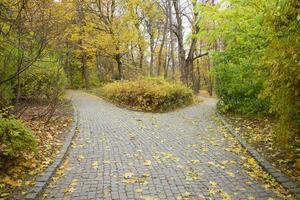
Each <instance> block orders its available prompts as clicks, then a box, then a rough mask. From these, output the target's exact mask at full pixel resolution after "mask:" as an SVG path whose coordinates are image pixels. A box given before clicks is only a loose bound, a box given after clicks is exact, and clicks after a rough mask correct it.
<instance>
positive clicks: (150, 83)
mask: <svg viewBox="0 0 300 200" xmlns="http://www.w3.org/2000/svg"><path fill="white" fill-rule="evenodd" d="M101 96H103V97H104V98H106V99H108V100H110V101H112V102H115V103H117V104H120V105H123V106H129V107H132V108H134V109H138V110H143V111H158V112H161V111H168V110H172V109H175V108H178V107H183V106H186V105H189V104H191V103H192V102H193V92H192V91H191V90H190V89H188V88H187V87H185V86H183V85H180V84H171V83H169V82H167V81H165V80H163V79H160V78H148V79H142V80H136V81H120V82H114V83H109V84H107V85H105V86H104V87H103V88H102V90H101Z"/></svg>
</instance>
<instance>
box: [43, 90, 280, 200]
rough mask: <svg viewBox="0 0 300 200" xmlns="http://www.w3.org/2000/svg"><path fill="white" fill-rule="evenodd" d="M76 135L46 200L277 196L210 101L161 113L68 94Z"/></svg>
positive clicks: (92, 97)
mask: <svg viewBox="0 0 300 200" xmlns="http://www.w3.org/2000/svg"><path fill="white" fill-rule="evenodd" d="M69 95H70V96H71V99H72V102H73V104H74V105H75V107H76V108H77V110H78V112H79V118H78V120H79V125H78V128H79V130H80V132H79V133H78V134H77V136H76V137H75V139H74V142H73V144H72V147H71V148H70V150H69V153H68V156H67V158H66V161H65V162H64V164H63V166H62V167H61V169H59V170H58V172H57V175H56V177H55V178H54V179H53V180H52V182H51V183H50V184H49V185H48V187H47V188H46V190H45V193H44V195H43V198H44V199H121V200H125V199H148V200H150V199H226V198H228V199H229V196H230V197H231V199H254V198H256V199H268V198H269V197H272V198H273V199H277V198H278V197H276V194H275V193H274V192H273V191H272V190H268V189H266V187H264V185H265V183H263V182H261V181H258V180H256V179H254V178H252V177H251V176H250V175H249V174H248V173H247V171H246V170H245V168H244V167H243V162H244V160H245V157H244V156H243V155H241V154H239V153H235V151H233V150H232V149H234V148H236V145H237V144H236V143H235V142H234V141H233V140H232V139H230V138H228V137H226V135H224V129H223V128H222V126H221V125H220V124H219V123H217V122H216V120H215V118H214V115H213V114H214V110H215V103H216V102H215V100H214V99H209V98H205V99H204V101H203V102H201V103H200V104H198V105H194V106H190V107H187V108H185V109H181V110H178V111H175V112H170V113H164V114H158V113H156V114H153V113H142V112H135V111H130V110H126V109H122V108H118V107H116V106H114V105H112V104H110V103H107V102H105V101H103V100H101V99H100V98H98V97H95V96H92V95H89V94H86V93H83V92H80V91H72V92H70V93H69Z"/></svg>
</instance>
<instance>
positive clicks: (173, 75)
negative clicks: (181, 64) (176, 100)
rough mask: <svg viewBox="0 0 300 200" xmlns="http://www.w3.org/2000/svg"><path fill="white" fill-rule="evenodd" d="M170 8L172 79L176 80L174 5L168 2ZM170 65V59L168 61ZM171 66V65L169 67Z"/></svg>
mask: <svg viewBox="0 0 300 200" xmlns="http://www.w3.org/2000/svg"><path fill="white" fill-rule="evenodd" d="M167 6H168V18H169V34H170V59H171V64H172V67H171V68H172V79H173V80H175V58H174V35H173V31H172V28H173V27H172V26H173V19H172V4H171V1H170V0H168V1H167ZM168 63H169V59H168ZM168 66H169V65H168Z"/></svg>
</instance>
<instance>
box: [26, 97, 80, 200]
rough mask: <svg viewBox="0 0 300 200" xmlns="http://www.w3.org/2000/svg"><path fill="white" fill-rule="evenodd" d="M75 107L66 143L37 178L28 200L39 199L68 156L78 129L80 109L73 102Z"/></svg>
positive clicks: (27, 196)
mask: <svg viewBox="0 0 300 200" xmlns="http://www.w3.org/2000/svg"><path fill="white" fill-rule="evenodd" d="M72 107H73V110H74V111H73V122H72V125H71V126H70V127H69V128H68V129H66V130H65V132H68V135H67V136H66V138H65V139H64V144H63V146H62V147H61V149H60V151H59V153H58V155H57V156H56V157H55V159H54V161H53V163H52V164H51V165H49V166H48V167H47V168H46V169H45V170H44V171H43V172H42V173H41V174H40V175H39V176H38V177H37V179H36V183H35V185H34V186H33V187H32V188H31V189H30V190H29V192H28V194H27V195H26V197H25V199H26V200H34V199H37V198H38V197H39V196H40V195H41V194H42V192H43V191H44V189H45V188H46V187H47V185H48V183H49V181H50V179H51V178H52V177H53V175H54V174H55V173H56V170H57V169H58V168H59V167H60V165H61V164H62V162H63V160H64V158H65V157H66V154H67V152H68V150H69V148H70V146H71V143H72V141H73V138H74V136H75V134H76V129H77V126H78V115H79V113H78V110H77V108H76V107H75V106H74V104H73V103H72Z"/></svg>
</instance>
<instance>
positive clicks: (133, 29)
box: [0, 0, 300, 145]
mask: <svg viewBox="0 0 300 200" xmlns="http://www.w3.org/2000/svg"><path fill="white" fill-rule="evenodd" d="M299 7H300V5H299V1H297V0H267V1H260V0H226V1H214V0H208V1H204V0H203V1H202V0H201V1H194V0H186V1H183V0H182V1H179V0H172V1H171V0H101V1H97V0H55V1H54V0H42V1H40V0H21V1H9V0H3V1H1V2H0V10H1V12H0V89H1V91H0V100H1V102H0V106H1V107H2V108H4V107H7V106H9V105H18V103H19V102H20V101H23V100H28V99H42V100H47V101H49V102H53V101H54V100H57V99H59V98H60V95H61V91H63V90H62V88H64V87H68V88H87V89H88V88H91V87H94V86H98V85H100V84H103V83H105V82H109V81H112V80H124V79H125V80H129V79H137V78H142V77H147V76H163V77H164V78H165V79H167V80H169V81H175V82H182V83H184V84H185V85H186V86H188V87H190V88H191V89H193V91H194V93H198V92H199V89H206V90H208V92H209V93H210V94H211V95H213V94H214V93H216V95H217V96H218V97H219V103H218V108H219V110H221V111H224V112H227V111H232V112H237V113H243V114H254V115H256V114H260V115H270V116H272V117H274V118H275V119H276V120H277V122H278V123H277V134H276V138H277V141H281V143H282V144H290V143H289V142H292V143H293V144H295V145H296V143H297V142H295V141H297V140H296V138H298V137H299V124H300V122H299V120H300V118H299V110H300V109H299V106H300V102H299V95H300V91H299V88H300V86H299V84H300V83H299V81H300V80H299V79H300V77H299V74H300V67H299V53H298V51H299V46H300V45H299V20H300V17H299Z"/></svg>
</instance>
